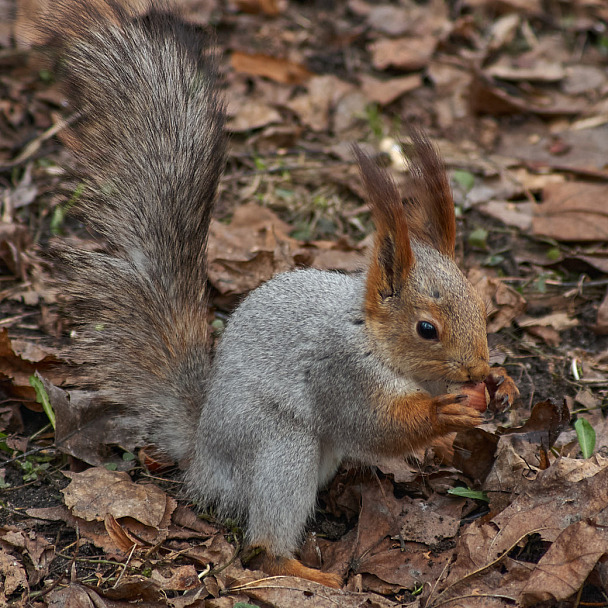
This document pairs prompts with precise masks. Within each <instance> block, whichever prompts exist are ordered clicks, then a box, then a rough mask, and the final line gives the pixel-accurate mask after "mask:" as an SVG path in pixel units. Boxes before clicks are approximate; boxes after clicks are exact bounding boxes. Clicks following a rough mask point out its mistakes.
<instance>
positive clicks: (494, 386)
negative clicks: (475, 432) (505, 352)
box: [485, 367, 519, 412]
mask: <svg viewBox="0 0 608 608" xmlns="http://www.w3.org/2000/svg"><path fill="white" fill-rule="evenodd" d="M485 384H486V386H487V388H488V392H489V394H490V404H489V406H488V408H489V409H490V410H491V411H493V412H504V411H505V410H508V409H509V408H510V407H511V406H512V405H513V403H514V402H515V400H516V399H517V398H518V397H519V389H518V388H517V386H516V385H515V382H514V381H513V378H511V376H509V374H507V370H506V369H505V368H504V367H493V368H492V369H491V370H490V374H489V375H488V377H487V378H486V379H485Z"/></svg>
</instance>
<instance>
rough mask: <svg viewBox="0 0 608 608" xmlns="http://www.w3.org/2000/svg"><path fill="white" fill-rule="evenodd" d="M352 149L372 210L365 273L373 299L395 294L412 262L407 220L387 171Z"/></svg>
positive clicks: (359, 150) (357, 149) (357, 148)
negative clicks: (370, 243)
mask: <svg viewBox="0 0 608 608" xmlns="http://www.w3.org/2000/svg"><path fill="white" fill-rule="evenodd" d="M353 153H354V155H355V157H356V159H357V162H358V163H359V171H360V173H361V179H362V180H363V186H364V188H365V193H366V195H367V200H368V203H369V206H370V208H371V210H372V216H373V218H374V224H375V225H376V236H375V240H374V255H373V258H372V262H371V264H370V267H369V271H368V275H367V286H368V289H367V293H368V298H371V299H372V300H373V301H377V298H378V296H380V298H381V299H384V298H388V297H390V296H393V295H396V294H397V293H399V291H400V290H401V287H402V286H403V284H404V283H405V281H406V279H407V275H408V273H409V271H410V268H411V267H412V266H413V264H414V254H413V252H412V247H411V244H410V237H409V230H408V221H407V217H406V214H405V209H404V207H403V203H402V201H401V195H400V194H399V191H398V189H397V186H396V185H395V182H394V181H393V179H392V178H391V176H390V175H389V174H388V172H387V171H386V170H384V169H382V168H380V167H379V166H378V165H377V164H376V163H375V162H374V161H373V160H372V159H371V158H370V157H369V156H367V155H366V154H365V153H364V152H363V151H362V150H361V149H360V148H359V147H358V146H354V147H353Z"/></svg>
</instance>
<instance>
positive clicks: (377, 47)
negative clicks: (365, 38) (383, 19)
mask: <svg viewBox="0 0 608 608" xmlns="http://www.w3.org/2000/svg"><path fill="white" fill-rule="evenodd" d="M436 46H437V37H436V36H432V35H428V36H420V37H417V38H394V39H390V38H385V39H382V40H378V42H374V43H372V44H371V45H370V51H371V53H372V63H373V64H374V67H375V68H376V69H377V70H385V69H386V68H389V67H391V68H396V69H398V70H404V71H412V72H413V71H415V70H421V69H422V68H424V67H426V65H427V64H428V62H429V61H430V59H431V57H432V56H433V53H434V52H435V47H436Z"/></svg>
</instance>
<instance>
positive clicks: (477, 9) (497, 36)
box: [0, 0, 608, 608]
mask: <svg viewBox="0 0 608 608" xmlns="http://www.w3.org/2000/svg"><path fill="white" fill-rule="evenodd" d="M179 4H180V5H182V8H183V11H184V14H185V16H186V18H188V19H189V20H191V21H193V22H195V23H197V24H200V25H201V26H205V25H207V24H211V25H212V26H213V27H214V28H215V30H216V31H217V37H218V43H219V45H220V47H221V49H222V50H223V51H224V53H223V58H224V59H223V70H224V73H225V93H226V98H227V102H228V112H229V124H228V128H229V130H230V132H231V146H230V155H229V162H228V167H227V171H226V175H225V177H224V179H223V182H222V195H221V200H220V203H219V205H218V208H217V213H216V221H214V223H213V226H212V231H211V237H210V243H209V258H210V273H209V281H210V285H211V289H212V296H213V297H212V304H213V306H212V308H211V310H210V313H209V320H210V323H212V325H213V328H214V330H215V332H216V334H217V335H219V334H220V333H221V330H222V328H223V325H224V323H225V321H226V319H227V318H228V316H229V314H230V310H231V309H232V308H233V307H234V305H235V303H237V302H238V300H239V299H240V298H241V297H242V296H243V294H246V293H247V292H248V291H249V290H251V289H253V288H255V287H256V286H257V285H259V284H260V283H261V282H263V281H265V280H267V279H268V278H270V277H271V276H272V275H273V274H275V273H276V272H279V271H284V270H289V269H291V268H295V267H301V266H315V267H319V268H326V269H337V270H341V271H345V272H349V271H352V270H355V269H357V268H360V267H361V266H362V265H363V264H364V259H365V254H366V251H367V249H368V246H369V243H370V232H371V222H370V217H369V213H368V212H367V210H366V207H365V205H364V202H363V200H362V198H361V187H360V184H359V181H358V178H357V172H356V170H355V167H354V165H353V159H352V155H351V150H350V146H351V144H352V143H353V142H359V143H361V144H362V145H363V146H364V147H365V149H366V150H367V151H368V152H369V153H371V154H372V155H374V156H378V158H379V160H380V161H381V162H384V164H385V165H386V166H390V167H391V171H392V172H393V174H394V176H395V179H396V180H397V181H398V182H401V181H402V180H403V175H404V173H403V171H404V169H403V163H402V159H401V158H400V148H399V141H400V139H401V138H404V137H405V136H406V132H407V131H406V129H405V125H406V124H407V123H408V122H411V121H413V122H415V123H416V124H421V125H424V126H425V127H426V128H427V129H428V131H429V133H430V135H431V137H432V139H433V140H434V141H435V142H436V143H437V145H438V146H439V148H440V150H441V153H442V155H443V156H444V158H445V161H446V165H447V168H448V171H449V174H450V178H451V181H452V187H453V190H454V198H455V202H456V205H457V211H458V218H459V219H458V221H459V240H458V256H459V260H460V262H461V264H462V267H463V268H464V270H465V272H466V273H467V274H468V276H469V278H470V279H471V281H472V282H473V283H474V284H475V285H476V286H477V287H478V288H479V290H480V291H481V292H482V294H483V296H484V298H485V299H486V301H487V302H488V304H489V332H490V343H491V346H492V350H493V359H494V360H495V362H496V363H499V364H501V365H504V366H506V368H507V369H508V371H509V373H510V374H511V375H512V376H513V377H514V378H515V380H516V381H517V383H518V385H519V388H520V391H521V401H520V402H519V403H517V404H516V405H515V406H514V407H513V408H512V410H511V411H510V412H508V413H506V414H502V415H500V416H497V417H495V418H492V417H491V416H488V420H487V423H486V424H485V425H484V426H483V427H482V428H481V429H478V430H475V431H474V432H471V433H468V434H466V435H462V436H459V437H458V438H457V440H456V445H455V455H456V456H455V459H454V462H453V463H452V466H439V465H438V464H437V463H436V462H435V460H434V459H433V455H432V454H426V455H420V459H418V460H417V461H415V462H414V461H408V462H405V461H399V462H382V463H378V468H377V469H376V470H365V471H362V470H359V469H357V468H350V469H349V468H344V469H343V470H342V471H341V472H340V473H339V474H338V476H337V477H336V479H335V480H334V481H333V482H332V483H331V485H330V486H329V488H328V489H327V490H326V491H324V492H323V493H322V494H321V496H320V498H319V509H318V513H317V517H316V521H315V522H314V523H312V524H311V528H310V532H309V535H308V537H307V540H306V542H305V544H304V546H303V548H302V555H301V558H302V559H303V561H305V563H307V564H309V565H312V566H315V567H320V566H322V567H323V568H324V569H326V570H329V571H332V572H337V573H340V574H341V575H343V576H344V577H345V588H344V591H335V590H330V589H326V588H324V587H321V586H319V585H315V584H313V583H309V582H306V581H302V580H298V579H290V578H285V577H273V578H268V577H266V576H264V575H263V574H262V573H260V572H258V571H255V570H253V569H251V568H250V567H248V565H247V564H244V560H245V557H246V556H244V555H243V554H242V552H240V530H239V529H238V527H236V525H235V524H233V523H232V522H225V521H224V522H220V521H216V520H215V518H214V517H213V513H209V512H206V513H203V517H202V518H201V517H198V516H197V513H196V511H195V510H194V508H193V505H191V504H189V503H187V502H186V501H185V500H183V498H182V497H181V495H180V483H179V480H178V477H176V476H173V475H172V473H171V471H166V470H163V469H159V468H158V463H157V462H156V461H155V459H154V454H153V453H152V452H150V450H149V449H148V450H147V451H145V452H142V451H138V450H137V447H138V446H136V445H134V444H133V438H130V437H126V436H122V435H121V434H120V426H119V424H118V425H117V424H116V423H117V421H116V420H112V419H111V418H110V419H105V420H103V421H101V422H99V421H98V422H94V423H91V422H88V421H87V420H86V412H87V411H88V408H90V405H91V401H92V400H93V401H94V399H95V395H94V394H90V393H86V392H83V391H82V390H79V388H80V387H78V386H74V381H73V373H72V370H73V368H72V367H70V365H68V362H66V361H65V359H64V357H63V355H62V350H61V349H62V346H63V345H65V344H66V343H67V340H68V339H69V331H70V327H69V323H68V322H66V320H64V319H62V318H61V317H60V316H59V314H58V310H57V294H56V293H55V292H54V291H53V289H52V288H51V287H50V282H49V277H50V276H52V274H53V263H52V262H51V261H49V260H48V259H46V258H45V257H44V253H45V250H46V249H47V247H48V243H49V241H50V240H51V239H53V238H58V237H60V238H65V237H67V238H72V239H81V240H86V241H87V243H88V246H90V247H97V246H99V245H96V244H95V243H94V242H93V241H92V240H91V237H90V236H89V235H87V234H86V232H84V231H83V229H82V227H81V226H80V225H79V224H78V223H77V222H76V221H75V220H73V219H71V218H69V217H68V216H66V209H67V207H68V206H69V200H70V197H71V196H77V188H78V185H77V184H71V183H70V182H69V180H68V179H67V177H66V175H67V173H66V169H68V168H69V167H70V164H71V162H72V160H71V159H70V158H69V157H68V155H67V154H66V152H65V150H64V149H63V147H62V144H61V130H62V128H63V125H64V120H66V119H68V120H69V117H70V113H69V108H66V107H65V104H64V98H63V95H62V93H61V92H60V90H59V88H58V86H57V84H56V83H55V80H54V74H53V73H52V71H49V69H48V68H47V67H44V66H43V67H41V64H40V63H39V61H38V60H37V59H36V58H35V53H33V51H32V49H31V43H32V42H35V39H34V40H33V38H32V32H31V29H30V27H29V26H30V25H31V24H30V20H31V15H33V14H34V8H36V7H37V6H39V5H48V6H49V7H50V10H52V6H53V4H52V2H45V1H44V0H38V1H36V0H28V1H26V0H0V11H1V12H2V14H0V68H1V69H0V191H1V193H2V198H1V201H2V215H1V218H0V311H1V318H0V391H1V395H0V432H1V434H0V458H1V462H0V466H1V467H2V468H0V496H1V499H0V500H1V506H0V509H1V511H0V604H2V605H4V604H9V605H14V606H35V607H40V608H43V607H45V606H64V605H65V606H67V605H69V606H108V607H109V606H112V607H119V606H127V605H131V603H132V602H139V604H140V605H145V606H159V607H160V606H174V607H182V606H205V607H209V608H211V607H217V608H219V607H222V608H224V607H227V608H232V607H234V606H237V605H240V606H241V607H242V606H246V605H255V606H277V607H283V606H290V607H297V606H305V605H306V606H321V607H324V606H328V607H329V606H332V607H333V606H345V607H350V606H352V607H355V606H369V607H372V606H373V607H389V606H401V605H406V604H408V605H409V604H414V605H420V606H428V607H431V606H442V605H449V606H454V605H458V606H511V605H521V606H530V605H545V606H558V605H559V606H606V605H608V592H607V591H606V590H607V589H608V459H607V458H608V423H607V420H606V416H605V414H606V409H607V407H608V397H607V395H608V339H607V338H606V336H607V335H608V296H607V287H608V202H607V201H608V168H607V165H606V162H607V159H608V69H607V68H608V30H607V25H606V24H607V22H608V8H607V6H606V3H605V1H604V0H569V1H567V2H566V1H559V0H459V1H450V0H419V1H414V0H398V1H394V2H389V1H388V0H387V1H386V2H372V0H368V1H366V0H348V1H333V2H332V1H331V0H317V1H312V2H307V1H300V2H297V1H295V0H289V1H287V0H232V1H230V2H221V1H220V0H182V1H180V2H179ZM34 38H35V37H34ZM119 118H120V117H118V119H119ZM66 190H67V191H68V194H67V196H66V195H65V191H66ZM61 191H63V194H60V192H61ZM72 363H73V362H72ZM36 373H38V374H39V376H38V378H39V381H38V386H39V387H40V386H46V392H47V393H48V395H49V398H50V400H51V403H52V408H49V407H46V412H47V413H45V412H44V409H45V408H43V406H42V405H41V404H40V403H38V402H37V399H36V389H35V388H34V387H33V386H32V380H31V379H32V377H33V376H34V374H36ZM34 384H36V381H34ZM65 390H69V395H70V397H69V398H70V401H69V402H68V399H67V396H66V395H67V394H66V392H65ZM38 392H39V393H40V394H42V393H43V392H44V391H42V390H41V389H40V388H38ZM51 410H52V412H54V416H55V420H54V421H53V424H51V422H50V421H49V420H50V416H51V417H52V413H51ZM54 427H55V428H54ZM79 427H82V430H81V431H78V432H76V431H75V429H77V428H79ZM89 465H92V466H89Z"/></svg>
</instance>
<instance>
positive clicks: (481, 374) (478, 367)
mask: <svg viewBox="0 0 608 608" xmlns="http://www.w3.org/2000/svg"><path fill="white" fill-rule="evenodd" d="M468 371H469V378H470V380H471V382H483V381H484V380H485V379H486V378H487V377H488V374H489V373H490V365H489V364H488V362H487V361H479V363H475V365H472V366H471V367H469V369H468Z"/></svg>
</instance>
